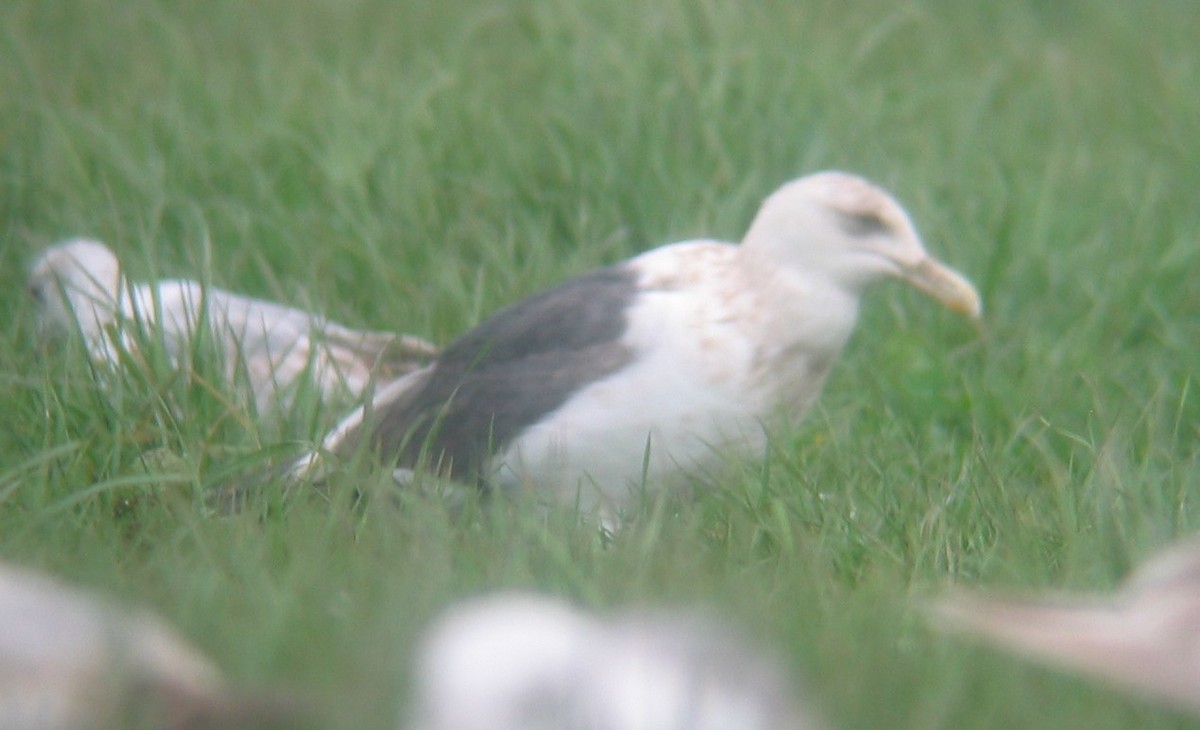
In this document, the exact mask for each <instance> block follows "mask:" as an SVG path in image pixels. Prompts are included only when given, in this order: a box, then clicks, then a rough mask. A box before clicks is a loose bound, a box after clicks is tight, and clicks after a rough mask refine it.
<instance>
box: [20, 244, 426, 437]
mask: <svg viewBox="0 0 1200 730" xmlns="http://www.w3.org/2000/svg"><path fill="white" fill-rule="evenodd" d="M28 289H29V293H30V295H31V296H32V297H33V299H34V302H35V306H36V308H37V316H38V329H39V332H40V334H41V335H42V337H43V339H48V338H52V337H54V336H61V335H62V334H64V333H67V332H70V331H72V330H78V331H79V332H80V333H81V334H82V335H83V339H84V341H85V342H86V345H87V348H88V352H89V355H90V356H91V357H92V359H93V360H95V361H96V362H98V363H102V364H105V365H107V366H109V367H112V368H114V369H115V368H117V367H118V366H119V365H120V364H121V363H122V362H126V361H129V360H130V359H132V361H133V362H138V361H140V357H139V356H138V348H139V345H143V344H145V343H147V342H156V341H161V342H162V344H163V346H164V348H165V350H166V352H167V353H168V354H169V356H170V358H171V361H172V362H173V363H174V364H175V365H176V366H182V364H183V363H185V362H186V361H187V357H188V355H189V353H190V352H191V349H192V345H193V343H194V342H195V340H196V338H197V335H198V333H199V332H200V331H201V323H202V322H203V323H204V325H205V327H206V333H207V334H208V335H210V336H211V337H212V338H213V339H214V340H215V342H216V343H217V345H218V348H219V351H220V353H221V355H222V363H223V371H224V376H225V377H226V378H227V379H228V380H229V382H234V381H235V380H236V379H237V378H238V377H239V376H241V375H243V374H244V377H245V382H246V384H247V385H248V386H249V389H250V391H251V394H252V396H253V400H254V404H255V406H256V408H257V412H258V413H260V414H263V415H272V414H277V413H279V412H280V411H281V410H282V409H286V408H287V407H288V406H289V405H290V403H291V399H292V397H293V396H294V394H295V389H296V387H297V385H298V384H299V383H300V382H302V381H303V379H306V378H307V379H311V382H312V384H313V385H314V386H315V388H316V389H317V391H318V392H319V394H320V395H321V397H322V399H330V400H334V401H342V402H343V405H344V404H345V403H346V402H350V401H353V400H357V399H358V398H359V397H360V396H361V395H362V393H363V392H364V390H365V389H366V388H367V387H368V385H369V384H371V382H372V379H373V377H375V376H376V375H382V376H388V377H391V376H394V375H397V374H400V373H404V372H408V371H410V370H414V369H416V368H417V367H419V366H420V365H421V364H422V363H423V362H424V361H426V360H428V358H429V357H430V356H432V355H433V354H434V353H435V352H436V348H434V346H433V345H431V344H430V343H428V342H426V341H424V340H422V339H420V338H418V337H414V336H411V335H397V334H392V333H389V332H364V331H358V330H353V329H350V328H349V327H345V326H343V325H340V324H337V323H336V322H331V321H329V320H327V319H324V318H323V317H319V316H316V315H314V314H312V313H310V312H306V311H304V310H301V309H296V308H293V307H287V306H283V305H280V304H275V303H273V302H267V301H263V300H261V299H252V298H250V297H245V296H240V295H238V294H233V293H231V292H227V291H223V290H221V289H217V288H215V287H207V286H204V285H202V284H200V283H198V282H195V281H187V280H182V279H170V280H162V281H158V282H155V283H151V284H133V283H130V282H128V281H127V280H126V279H125V277H124V276H123V274H122V271H121V265H120V262H119V261H118V259H117V257H116V255H115V254H114V253H113V252H112V250H111V249H109V248H108V247H107V246H106V245H104V244H103V243H101V242H100V241H96V240H92V239H87V238H75V239H71V240H68V241H65V242H63V243H61V244H59V245H56V246H52V247H50V248H49V249H47V250H46V251H45V252H43V254H42V255H41V256H40V257H39V258H38V260H37V262H36V263H35V264H34V266H33V268H32V272H31V275H30V280H29V287H28ZM131 356H132V358H131Z"/></svg>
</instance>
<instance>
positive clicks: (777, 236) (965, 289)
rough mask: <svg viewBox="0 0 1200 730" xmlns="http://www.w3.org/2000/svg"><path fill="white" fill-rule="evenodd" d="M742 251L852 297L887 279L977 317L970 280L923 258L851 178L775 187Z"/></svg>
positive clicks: (892, 204)
mask: <svg viewBox="0 0 1200 730" xmlns="http://www.w3.org/2000/svg"><path fill="white" fill-rule="evenodd" d="M743 246H745V247H746V249H747V251H750V252H754V253H755V255H758V256H760V257H765V259H766V260H767V261H769V262H770V263H771V264H772V265H774V266H780V267H794V268H797V269H800V270H802V271H803V272H804V273H805V275H806V276H813V275H819V274H824V275H826V276H828V277H830V278H831V279H832V280H833V281H834V282H835V283H836V284H838V285H840V286H842V287H843V288H845V289H847V290H848V291H850V292H851V293H853V294H855V295H857V294H859V293H861V291H862V290H863V288H864V287H866V286H867V285H868V284H870V283H872V282H874V281H877V280H879V279H883V278H888V277H894V278H899V279H903V280H904V281H907V282H908V283H910V284H912V285H913V286H915V287H916V288H918V289H920V290H921V291H923V292H925V293H926V294H928V295H929V296H931V297H933V298H934V299H936V300H938V301H939V302H941V303H942V304H943V305H945V306H946V307H948V308H949V309H951V310H953V311H956V312H960V313H962V314H965V315H967V316H969V317H971V318H973V319H977V318H978V317H979V315H980V311H981V305H980V299H979V293H978V292H977V291H976V290H975V287H974V286H972V285H971V282H969V281H967V279H966V278H964V277H963V276H962V275H961V274H959V273H958V272H956V271H954V270H953V269H951V268H949V267H948V266H946V265H944V264H942V263H941V262H939V261H937V260H936V259H934V258H933V257H932V256H930V255H929V253H928V252H927V251H926V250H925V247H924V246H923V245H922V244H921V239H920V237H919V236H918V235H917V231H916V228H915V227H914V226H913V224H912V221H911V220H910V219H909V217H908V214H907V213H906V212H905V211H904V208H903V207H901V206H900V204H899V203H897V202H896V200H895V199H894V198H892V196H891V195H889V194H887V193H886V192H884V191H883V190H881V189H879V188H878V187H876V186H875V185H873V184H871V183H870V182H868V181H867V180H864V179H863V178H861V177H858V176H856V175H851V174H849V173H845V172H836V171H829V172H818V173H815V174H813V175H808V176H806V177H802V178H799V179H797V180H793V181H791V182H789V183H787V184H786V185H784V186H783V187H781V188H779V189H778V190H776V191H775V192H774V193H772V194H771V196H770V197H768V198H767V199H766V201H765V202H764V203H763V205H762V207H761V208H760V209H759V211H758V215H757V216H755V218H754V222H753V223H751V225H750V230H749V232H747V234H746V238H745V240H744V241H743Z"/></svg>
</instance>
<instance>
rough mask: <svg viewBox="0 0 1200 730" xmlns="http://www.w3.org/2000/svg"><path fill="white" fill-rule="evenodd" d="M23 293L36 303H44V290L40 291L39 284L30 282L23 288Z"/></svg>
mask: <svg viewBox="0 0 1200 730" xmlns="http://www.w3.org/2000/svg"><path fill="white" fill-rule="evenodd" d="M25 293H26V294H28V295H29V297H30V298H31V299H33V301H35V302H37V303H38V304H45V303H46V292H44V291H42V285H41V284H30V285H29V286H28V287H26V288H25Z"/></svg>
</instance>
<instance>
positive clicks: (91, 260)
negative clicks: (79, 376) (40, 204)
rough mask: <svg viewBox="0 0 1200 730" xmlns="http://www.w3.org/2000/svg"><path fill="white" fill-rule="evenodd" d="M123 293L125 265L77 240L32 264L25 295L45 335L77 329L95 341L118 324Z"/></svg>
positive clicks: (48, 251) (104, 249) (92, 242)
mask: <svg viewBox="0 0 1200 730" xmlns="http://www.w3.org/2000/svg"><path fill="white" fill-rule="evenodd" d="M120 289H121V264H120V262H119V261H118V260H117V257H116V255H115V254H114V253H113V252H112V251H111V250H110V249H109V248H108V246H105V245H104V244H103V243H101V242H99V241H96V240H92V239H88V238H74V239H70V240H68V241H64V242H63V243H60V244H58V245H55V246H52V247H50V248H48V249H46V251H45V252H44V253H42V255H41V256H40V257H39V258H38V260H37V261H36V262H34V265H33V268H32V270H31V271H30V275H29V286H28V289H27V291H28V293H29V296H30V297H31V298H32V299H33V301H34V304H35V306H36V307H37V318H38V330H39V332H40V333H41V334H42V335H60V334H64V333H66V332H70V331H71V330H73V329H76V328H77V329H79V331H80V332H82V333H83V335H84V336H85V337H86V338H88V339H95V338H99V337H101V336H102V333H103V331H104V328H105V327H106V326H107V325H109V324H111V323H112V322H113V321H115V319H116V316H117V315H116V313H117V309H118V304H117V300H118V297H119V296H120Z"/></svg>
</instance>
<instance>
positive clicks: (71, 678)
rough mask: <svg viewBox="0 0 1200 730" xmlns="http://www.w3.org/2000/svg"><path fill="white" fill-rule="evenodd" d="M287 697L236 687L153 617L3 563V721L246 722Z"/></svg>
mask: <svg viewBox="0 0 1200 730" xmlns="http://www.w3.org/2000/svg"><path fill="white" fill-rule="evenodd" d="M287 704H288V702H287V700H285V699H284V698H282V697H279V698H269V697H266V696H263V697H250V696H241V695H240V693H238V692H236V691H234V690H232V689H231V688H230V687H229V686H228V684H227V683H226V681H225V680H224V679H223V678H222V676H221V673H220V672H219V670H218V669H217V668H216V667H215V666H214V665H213V664H212V662H210V661H209V660H208V659H207V658H206V657H204V656H203V655H201V654H200V652H199V651H197V650H196V649H194V648H192V647H191V646H190V645H189V644H188V643H187V642H186V641H184V640H183V639H182V638H181V637H180V636H179V635H178V634H176V633H175V631H174V630H172V629H171V628H170V627H169V626H167V625H166V624H165V623H164V622H163V621H162V620H161V619H159V618H158V617H157V616H154V615H152V614H150V613H147V612H144V611H139V610H133V611H131V610H129V609H126V608H121V607H117V606H114V605H110V604H108V603H106V602H105V601H103V600H100V599H98V598H96V597H94V596H92V595H91V594H89V593H86V592H84V591H79V590H76V589H74V588H71V587H68V586H66V585H63V584H61V583H59V582H58V581H56V580H53V579H51V578H49V577H47V576H45V575H42V574H40V573H35V572H32V571H29V570H26V569H23V568H17V567H14V566H11V565H7V564H4V563H0V728H22V729H26V728H36V729H37V730H110V729H112V728H142V727H153V728H160V729H162V730H185V729H188V730H201V729H202V728H212V729H213V730H216V729H217V728H228V727H244V728H250V727H259V726H260V723H274V722H280V721H283V720H285V719H286V718H288V717H290V716H293V714H294V712H295V711H294V710H289V709H288V708H287ZM293 719H295V718H294V717H293Z"/></svg>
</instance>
